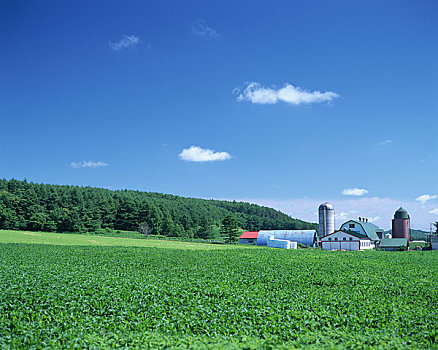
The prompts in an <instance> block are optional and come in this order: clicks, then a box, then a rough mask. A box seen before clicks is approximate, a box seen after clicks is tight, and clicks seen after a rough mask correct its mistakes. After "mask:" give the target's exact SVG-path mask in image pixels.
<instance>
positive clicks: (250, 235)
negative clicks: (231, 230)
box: [239, 231, 259, 244]
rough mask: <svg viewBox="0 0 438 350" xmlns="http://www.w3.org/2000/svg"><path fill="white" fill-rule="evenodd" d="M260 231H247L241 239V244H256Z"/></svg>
mask: <svg viewBox="0 0 438 350" xmlns="http://www.w3.org/2000/svg"><path fill="white" fill-rule="evenodd" d="M258 235H259V231H245V232H244V233H242V235H241V236H240V237H239V243H241V244H256V243H257V236H258Z"/></svg>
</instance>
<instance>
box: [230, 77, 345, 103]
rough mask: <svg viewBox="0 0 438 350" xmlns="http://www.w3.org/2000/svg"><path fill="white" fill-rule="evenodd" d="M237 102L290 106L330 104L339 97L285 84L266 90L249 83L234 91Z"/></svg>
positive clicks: (330, 93) (334, 93)
mask: <svg viewBox="0 0 438 350" xmlns="http://www.w3.org/2000/svg"><path fill="white" fill-rule="evenodd" d="M233 92H234V93H235V94H237V95H238V96H237V101H249V102H252V103H258V104H275V103H278V102H286V103H288V104H291V105H300V104H309V103H318V102H330V101H332V100H333V99H335V98H338V97H340V95H338V94H337V93H336V92H332V91H326V92H320V91H307V90H304V89H302V88H300V87H298V86H293V85H291V84H285V85H284V86H283V87H282V88H279V89H275V88H266V87H263V86H262V85H260V84H259V83H257V82H252V83H249V84H248V85H247V86H246V87H245V88H244V89H240V88H237V89H234V91H233Z"/></svg>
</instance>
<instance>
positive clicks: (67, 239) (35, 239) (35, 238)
mask: <svg viewBox="0 0 438 350" xmlns="http://www.w3.org/2000/svg"><path fill="white" fill-rule="evenodd" d="M0 243H27V244H52V245H53V244H55V245H80V246H120V247H150V248H168V249H192V250H199V249H201V250H217V249H236V248H242V245H234V244H233V245H230V244H208V243H196V242H179V241H167V240H158V239H153V238H147V239H138V238H123V237H108V236H97V235H82V234H64V233H53V232H27V231H12V230H0ZM245 248H246V249H248V248H249V246H245ZM251 248H254V247H251Z"/></svg>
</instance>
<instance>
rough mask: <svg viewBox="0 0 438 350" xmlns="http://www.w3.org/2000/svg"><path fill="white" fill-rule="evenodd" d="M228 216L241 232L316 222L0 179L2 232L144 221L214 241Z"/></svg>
mask: <svg viewBox="0 0 438 350" xmlns="http://www.w3.org/2000/svg"><path fill="white" fill-rule="evenodd" d="M227 215H232V216H233V217H234V218H235V219H236V220H237V222H238V225H239V226H240V227H241V228H244V229H246V230H251V231H252V230H254V231H256V230H260V229H265V230H268V229H316V228H317V224H314V223H308V222H305V221H302V220H298V219H294V218H291V217H290V216H288V215H286V214H284V213H281V212H279V211H277V210H274V209H272V208H267V207H262V206H259V205H255V204H249V203H243V202H227V201H218V200H205V199H197V198H184V197H178V196H173V195H168V194H161V193H150V192H140V191H131V190H119V191H111V190H107V189H102V188H92V187H79V186H60V185H44V184H35V183H32V182H27V181H26V180H24V181H19V180H15V179H11V180H6V179H2V180H0V229H9V230H29V231H49V232H51V231H54V232H101V231H105V230H106V231H110V230H123V231H137V230H138V227H139V225H140V224H141V223H143V222H146V223H147V224H148V225H149V227H150V228H151V231H152V234H160V235H165V236H172V237H193V238H212V235H213V231H214V230H213V228H214V226H215V225H216V226H219V225H220V223H221V220H222V219H223V218H224V217H226V216H227Z"/></svg>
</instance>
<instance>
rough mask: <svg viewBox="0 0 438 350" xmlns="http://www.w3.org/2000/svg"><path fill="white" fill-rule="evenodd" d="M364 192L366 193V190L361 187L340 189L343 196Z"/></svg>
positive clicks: (360, 194)
mask: <svg viewBox="0 0 438 350" xmlns="http://www.w3.org/2000/svg"><path fill="white" fill-rule="evenodd" d="M366 193H368V190H365V189H363V188H346V189H345V190H343V191H342V194H343V195H344V196H363V195H364V194H366Z"/></svg>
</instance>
